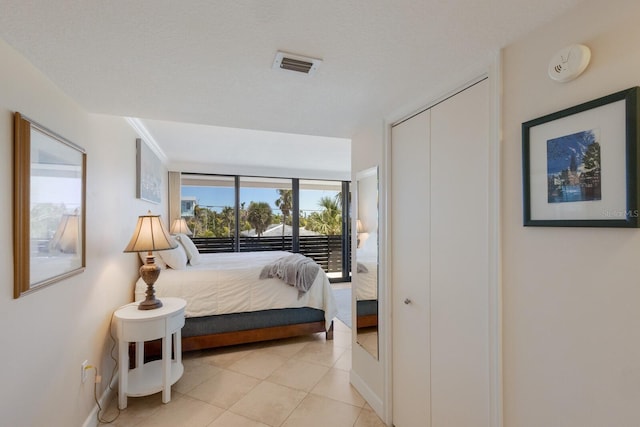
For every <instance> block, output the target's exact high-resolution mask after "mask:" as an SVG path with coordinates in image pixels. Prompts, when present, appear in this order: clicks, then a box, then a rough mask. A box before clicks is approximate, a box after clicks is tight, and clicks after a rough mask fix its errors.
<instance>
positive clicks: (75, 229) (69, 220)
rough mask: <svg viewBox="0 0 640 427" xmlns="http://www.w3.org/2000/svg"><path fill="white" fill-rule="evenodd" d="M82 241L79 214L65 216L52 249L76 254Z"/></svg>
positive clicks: (52, 242)
mask: <svg viewBox="0 0 640 427" xmlns="http://www.w3.org/2000/svg"><path fill="white" fill-rule="evenodd" d="M79 239H80V217H79V215H78V214H77V213H73V214H64V215H62V219H61V220H60V223H59V224H58V228H57V229H56V232H55V233H54V235H53V238H52V239H51V243H50V248H51V250H53V251H60V252H63V253H66V254H75V253H76V252H77V250H78V242H79Z"/></svg>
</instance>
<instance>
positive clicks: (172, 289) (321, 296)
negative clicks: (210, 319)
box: [135, 251, 337, 328]
mask: <svg viewBox="0 0 640 427" xmlns="http://www.w3.org/2000/svg"><path fill="white" fill-rule="evenodd" d="M285 255H290V253H289V252H280V251H275V252H233V253H219V254H202V255H201V261H200V263H199V264H198V265H194V266H187V268H186V269H184V270H174V269H171V268H168V269H166V270H162V272H161V273H160V277H159V278H158V280H157V281H156V283H155V285H154V288H155V291H156V297H158V298H159V299H162V297H180V298H183V299H184V300H186V301H187V306H186V309H185V315H186V316H187V317H201V316H209V315H212V314H227V313H239V312H245V311H258V310H267V309H272V308H291V307H312V308H317V309H320V310H324V313H325V324H326V327H327V328H329V326H330V325H331V321H332V319H333V318H334V317H335V316H336V314H337V308H336V303H335V300H334V298H333V292H332V290H331V285H330V284H329V279H328V277H327V275H326V274H325V272H324V271H323V270H322V269H320V270H319V271H318V275H317V276H316V278H315V281H314V283H313V285H312V286H311V288H310V289H309V291H308V292H306V293H304V294H302V295H301V296H300V298H299V297H298V289H296V288H295V287H293V286H289V285H287V284H285V283H284V282H283V281H282V280H280V279H277V278H273V279H259V276H260V271H261V270H262V267H263V266H264V265H265V264H267V263H269V262H271V261H274V260H276V259H278V258H280V257H282V256H285ZM146 289H147V285H146V284H145V283H144V281H142V279H138V281H137V282H136V288H135V299H136V301H139V300H143V299H144V298H145V295H144V294H145V291H146Z"/></svg>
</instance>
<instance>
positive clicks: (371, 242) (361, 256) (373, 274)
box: [356, 232, 378, 301]
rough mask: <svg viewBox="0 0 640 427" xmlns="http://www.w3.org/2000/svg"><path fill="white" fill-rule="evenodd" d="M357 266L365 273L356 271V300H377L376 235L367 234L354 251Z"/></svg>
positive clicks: (373, 233)
mask: <svg viewBox="0 0 640 427" xmlns="http://www.w3.org/2000/svg"><path fill="white" fill-rule="evenodd" d="M356 261H357V265H358V266H359V267H360V266H363V267H364V268H365V269H366V270H367V271H366V272H365V271H361V270H360V269H359V270H358V273H357V275H356V299H357V300H358V301H360V300H375V299H378V234H377V233H375V232H372V233H369V234H368V236H367V238H366V239H365V240H364V241H363V242H362V244H361V245H360V246H359V247H358V248H357V249H356Z"/></svg>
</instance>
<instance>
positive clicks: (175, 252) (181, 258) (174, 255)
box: [158, 242, 187, 270]
mask: <svg viewBox="0 0 640 427" xmlns="http://www.w3.org/2000/svg"><path fill="white" fill-rule="evenodd" d="M175 243H176V244H177V245H178V246H176V247H175V248H173V249H168V250H166V251H158V253H159V254H160V257H161V258H162V259H163V260H164V262H166V263H167V266H169V267H171V268H173V269H174V270H184V269H185V268H187V253H186V252H185V250H184V246H182V245H181V244H180V243H178V242H175Z"/></svg>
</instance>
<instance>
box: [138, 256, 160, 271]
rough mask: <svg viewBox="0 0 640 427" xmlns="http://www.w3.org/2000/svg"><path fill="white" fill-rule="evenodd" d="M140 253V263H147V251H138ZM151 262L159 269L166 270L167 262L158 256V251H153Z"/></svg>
mask: <svg viewBox="0 0 640 427" xmlns="http://www.w3.org/2000/svg"><path fill="white" fill-rule="evenodd" d="M138 253H139V254H140V260H141V261H142V264H146V263H147V252H138ZM153 263H154V264H155V265H157V266H158V267H160V270H166V268H167V264H166V263H165V262H164V261H163V260H162V258H160V252H154V253H153Z"/></svg>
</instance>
